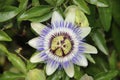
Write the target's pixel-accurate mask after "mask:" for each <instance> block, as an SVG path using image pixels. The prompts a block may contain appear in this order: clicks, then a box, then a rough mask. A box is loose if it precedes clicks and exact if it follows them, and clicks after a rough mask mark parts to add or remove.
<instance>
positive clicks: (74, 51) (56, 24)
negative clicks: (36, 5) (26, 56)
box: [28, 11, 97, 77]
mask: <svg viewBox="0 0 120 80" xmlns="http://www.w3.org/2000/svg"><path fill="white" fill-rule="evenodd" d="M31 26H32V28H33V30H35V31H36V32H37V33H38V34H39V35H40V36H38V37H37V38H34V39H32V40H30V41H29V42H28V44H29V45H30V46H32V47H33V48H35V49H37V50H38V51H40V53H39V54H36V55H34V56H33V57H32V58H31V59H30V61H31V62H32V63H37V62H41V61H44V62H46V63H47V66H46V73H47V75H51V74H52V73H54V72H55V71H56V69H57V68H58V67H63V68H64V70H65V72H66V74H67V75H68V76H69V77H73V76H74V65H73V64H76V65H79V66H83V67H86V66H87V65H88V62H87V59H86V57H85V54H86V53H92V54H96V53H97V49H96V48H95V47H94V46H92V45H89V44H87V43H85V42H84V41H83V39H84V38H85V37H86V36H87V35H88V34H89V33H90V31H91V28H90V27H88V26H87V27H79V26H77V25H75V15H74V14H71V13H69V14H67V15H66V18H65V20H63V17H62V16H61V15H60V14H59V13H58V12H57V11H55V12H53V15H52V20H51V25H49V26H45V25H43V24H41V23H31Z"/></svg>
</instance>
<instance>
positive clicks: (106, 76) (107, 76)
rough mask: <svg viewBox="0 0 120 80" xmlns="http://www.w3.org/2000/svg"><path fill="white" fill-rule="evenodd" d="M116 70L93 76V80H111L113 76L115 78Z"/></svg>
mask: <svg viewBox="0 0 120 80" xmlns="http://www.w3.org/2000/svg"><path fill="white" fill-rule="evenodd" d="M117 74H118V71H117V70H111V71H108V72H101V73H98V74H97V75H95V80H112V79H113V78H114V77H115V76H117Z"/></svg>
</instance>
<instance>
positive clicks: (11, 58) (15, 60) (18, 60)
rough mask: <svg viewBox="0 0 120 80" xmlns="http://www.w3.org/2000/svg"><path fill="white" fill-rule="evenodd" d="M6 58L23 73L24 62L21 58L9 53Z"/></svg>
mask: <svg viewBox="0 0 120 80" xmlns="http://www.w3.org/2000/svg"><path fill="white" fill-rule="evenodd" d="M8 59H9V61H10V62H11V63H12V64H13V66H15V67H16V68H17V69H18V70H20V71H21V72H23V73H26V66H25V63H24V62H23V61H22V60H21V58H20V57H18V56H17V55H15V54H12V53H9V55H8Z"/></svg>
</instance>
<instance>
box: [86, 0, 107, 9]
mask: <svg viewBox="0 0 120 80" xmlns="http://www.w3.org/2000/svg"><path fill="white" fill-rule="evenodd" d="M86 1H87V2H88V3H90V4H93V5H96V6H98V7H108V5H107V4H106V3H104V2H103V0H86Z"/></svg>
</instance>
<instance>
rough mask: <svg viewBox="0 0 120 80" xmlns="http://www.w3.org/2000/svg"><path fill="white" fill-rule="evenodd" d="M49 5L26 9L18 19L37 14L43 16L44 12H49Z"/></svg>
mask: <svg viewBox="0 0 120 80" xmlns="http://www.w3.org/2000/svg"><path fill="white" fill-rule="evenodd" d="M50 10H51V7H50V6H47V5H40V6H36V7H32V8H31V9H29V10H27V11H26V12H24V13H23V14H22V15H21V16H20V17H19V18H18V20H19V21H20V20H28V19H30V18H34V17H38V16H43V15H44V14H46V13H48V12H50Z"/></svg>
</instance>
